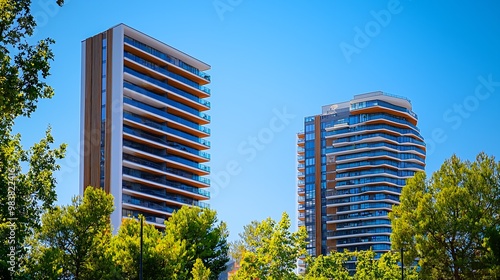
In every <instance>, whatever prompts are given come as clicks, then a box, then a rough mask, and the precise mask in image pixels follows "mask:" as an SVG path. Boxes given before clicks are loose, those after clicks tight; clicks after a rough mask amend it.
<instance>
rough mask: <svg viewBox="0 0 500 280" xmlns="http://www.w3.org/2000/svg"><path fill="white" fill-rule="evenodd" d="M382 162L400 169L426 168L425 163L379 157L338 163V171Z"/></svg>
mask: <svg viewBox="0 0 500 280" xmlns="http://www.w3.org/2000/svg"><path fill="white" fill-rule="evenodd" d="M382 164H384V165H390V166H394V167H397V168H400V169H404V168H416V169H421V170H424V166H423V165H420V164H417V163H413V162H404V161H396V160H385V159H378V160H363V161H356V162H350V163H342V164H337V171H341V170H342V169H346V168H354V167H366V166H376V165H382Z"/></svg>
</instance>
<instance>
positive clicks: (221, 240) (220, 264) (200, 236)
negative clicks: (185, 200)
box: [165, 207, 229, 279]
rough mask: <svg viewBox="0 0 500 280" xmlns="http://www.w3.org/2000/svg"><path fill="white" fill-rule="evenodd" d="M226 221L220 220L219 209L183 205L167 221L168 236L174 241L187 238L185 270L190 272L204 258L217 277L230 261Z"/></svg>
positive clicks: (166, 234) (215, 277) (206, 264)
mask: <svg viewBox="0 0 500 280" xmlns="http://www.w3.org/2000/svg"><path fill="white" fill-rule="evenodd" d="M228 235H229V232H228V231H227V228H226V224H225V223H224V222H218V220H217V212H216V211H215V210H210V209H202V208H199V207H182V208H181V209H180V210H178V211H177V212H175V213H174V214H173V215H172V217H170V219H168V221H167V222H166V223H165V236H167V237H169V238H172V239H173V241H174V243H179V242H182V241H185V242H186V244H185V245H186V250H187V254H186V256H185V271H188V272H190V271H191V270H192V268H193V266H194V264H195V262H196V259H198V258H199V259H201V260H202V261H203V264H204V265H205V267H207V268H208V269H210V271H211V276H210V279H217V278H218V275H219V274H220V273H221V272H223V271H224V270H225V269H226V263H227V262H228V261H229V257H228V251H229V245H228V243H227V237H228Z"/></svg>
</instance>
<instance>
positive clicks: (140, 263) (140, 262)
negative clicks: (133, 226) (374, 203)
mask: <svg viewBox="0 0 500 280" xmlns="http://www.w3.org/2000/svg"><path fill="white" fill-rule="evenodd" d="M140 220H141V255H140V257H139V280H142V220H143V216H141V219H140Z"/></svg>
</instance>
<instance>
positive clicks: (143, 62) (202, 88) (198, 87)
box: [124, 52, 210, 96]
mask: <svg viewBox="0 0 500 280" xmlns="http://www.w3.org/2000/svg"><path fill="white" fill-rule="evenodd" d="M124 57H125V58H128V59H130V60H131V61H134V62H136V63H138V64H140V65H142V66H144V67H147V68H149V69H151V70H153V71H156V72H159V73H161V74H163V75H165V76H167V77H169V78H171V79H174V80H176V81H177V82H182V83H184V84H186V85H188V86H190V87H191V88H193V89H196V90H199V91H203V92H204V93H205V94H206V95H208V96H210V89H209V88H207V87H205V86H201V85H199V84H198V83H196V82H194V81H191V80H190V79H188V78H185V77H183V76H181V75H178V74H175V73H172V72H170V71H168V70H167V69H165V68H163V67H160V66H158V65H156V64H154V63H152V62H149V61H147V60H145V59H143V58H141V57H138V56H136V55H134V54H131V53H129V52H125V54H124Z"/></svg>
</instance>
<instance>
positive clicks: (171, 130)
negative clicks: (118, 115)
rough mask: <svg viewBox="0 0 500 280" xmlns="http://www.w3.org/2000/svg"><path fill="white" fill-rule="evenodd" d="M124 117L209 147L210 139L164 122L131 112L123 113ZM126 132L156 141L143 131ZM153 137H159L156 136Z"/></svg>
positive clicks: (163, 141) (163, 142)
mask: <svg viewBox="0 0 500 280" xmlns="http://www.w3.org/2000/svg"><path fill="white" fill-rule="evenodd" d="M124 117H125V118H126V119H129V120H132V121H135V122H138V123H142V124H145V125H147V126H150V127H152V128H156V129H158V130H161V131H164V132H167V133H170V134H174V135H177V136H180V137H182V138H186V139H188V140H191V141H193V142H196V143H200V144H202V145H204V146H206V147H210V141H208V140H205V139H203V138H199V137H196V136H194V135H191V134H189V133H186V132H183V131H180V130H177V129H175V128H171V127H168V126H166V125H164V124H159V123H157V122H153V121H151V120H148V119H145V118H142V117H138V116H137V115H134V114H132V113H128V114H125V113H124ZM124 131H125V126H124ZM126 132H128V133H130V134H134V135H137V136H141V137H144V138H147V139H150V140H153V141H156V140H154V139H152V138H155V136H152V138H151V137H150V138H148V137H149V136H151V135H150V134H148V133H145V132H141V131H135V130H133V131H130V130H128V131H126ZM148 135H149V136H148ZM155 139H161V138H158V137H156V138H155ZM158 141H161V142H159V143H162V144H164V145H167V143H166V142H165V140H163V139H161V140H158Z"/></svg>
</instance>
